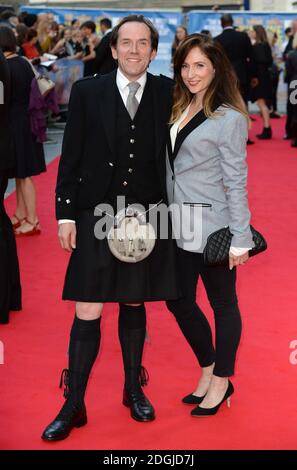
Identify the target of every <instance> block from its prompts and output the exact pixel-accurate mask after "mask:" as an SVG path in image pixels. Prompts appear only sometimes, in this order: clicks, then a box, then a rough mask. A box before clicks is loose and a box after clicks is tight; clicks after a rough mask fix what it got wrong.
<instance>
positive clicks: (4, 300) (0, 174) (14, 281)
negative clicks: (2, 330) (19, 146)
mask: <svg viewBox="0 0 297 470" xmlns="http://www.w3.org/2000/svg"><path fill="white" fill-rule="evenodd" d="M7 182H8V177H7V172H6V171H3V170H2V171H0V323H7V322H8V320H9V311H10V310H20V309H21V286H20V276H19V264H18V257H17V251H16V243H15V238H14V233H13V229H12V225H11V222H10V219H9V217H8V215H7V214H6V212H5V207H4V194H5V191H6V188H7Z"/></svg>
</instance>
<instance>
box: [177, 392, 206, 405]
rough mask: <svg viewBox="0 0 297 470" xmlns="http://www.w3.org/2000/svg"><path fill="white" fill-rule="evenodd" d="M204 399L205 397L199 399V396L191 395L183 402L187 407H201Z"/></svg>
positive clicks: (183, 399)
mask: <svg viewBox="0 0 297 470" xmlns="http://www.w3.org/2000/svg"><path fill="white" fill-rule="evenodd" d="M204 397H205V395H204V396H203V397H197V395H194V394H193V393H190V394H189V395H186V396H185V397H184V398H182V402H183V403H185V404H186V405H200V403H202V401H203V398H204Z"/></svg>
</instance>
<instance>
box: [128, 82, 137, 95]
mask: <svg viewBox="0 0 297 470" xmlns="http://www.w3.org/2000/svg"><path fill="white" fill-rule="evenodd" d="M128 87H129V92H130V93H132V94H133V95H135V94H136V92H137V90H138V88H139V87H140V83H138V82H130V83H129V84H128Z"/></svg>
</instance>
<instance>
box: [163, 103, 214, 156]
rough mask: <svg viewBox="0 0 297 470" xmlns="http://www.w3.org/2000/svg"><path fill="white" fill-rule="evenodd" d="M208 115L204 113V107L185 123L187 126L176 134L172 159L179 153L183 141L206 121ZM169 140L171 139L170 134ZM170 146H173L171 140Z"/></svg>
mask: <svg viewBox="0 0 297 470" xmlns="http://www.w3.org/2000/svg"><path fill="white" fill-rule="evenodd" d="M206 119H207V117H206V116H205V114H204V111H203V109H202V110H201V111H199V113H197V114H195V116H193V118H192V119H191V120H190V121H189V122H188V123H187V124H186V125H185V127H183V128H182V129H181V130H180V131H179V132H178V133H177V136H176V140H175V145H174V149H173V151H172V161H173V160H174V159H175V158H176V156H177V154H178V151H179V149H180V147H181V145H182V143H183V141H184V140H185V139H186V137H187V136H188V135H189V134H190V133H191V132H192V131H193V130H194V129H196V128H197V127H198V126H200V125H201V124H202V123H203V122H204V121H206ZM169 140H171V139H170V135H169ZM170 146H171V142H170Z"/></svg>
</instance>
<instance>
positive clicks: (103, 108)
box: [56, 70, 173, 220]
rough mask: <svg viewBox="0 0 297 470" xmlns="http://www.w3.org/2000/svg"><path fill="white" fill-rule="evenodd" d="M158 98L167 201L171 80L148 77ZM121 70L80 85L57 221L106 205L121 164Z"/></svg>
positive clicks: (72, 107)
mask: <svg viewBox="0 0 297 470" xmlns="http://www.w3.org/2000/svg"><path fill="white" fill-rule="evenodd" d="M147 80H150V83H151V89H152V93H153V100H152V106H153V112H154V122H148V123H147V125H148V126H150V125H153V126H154V129H155V149H156V151H155V158H156V162H157V168H158V173H159V177H160V185H161V191H162V194H163V197H164V199H165V200H166V165H165V145H166V131H167V123H168V121H169V117H170V112H171V104H172V87H173V82H172V80H170V79H169V80H168V79H167V78H163V77H156V76H154V75H151V74H149V73H148V75H147ZM117 93H118V90H117V85H116V70H114V71H113V72H111V73H110V74H107V75H103V76H96V77H90V78H86V79H82V80H79V81H77V82H76V83H75V84H74V85H73V87H72V92H71V97H70V102H69V111H68V119H67V124H66V128H65V133H64V139H63V146H62V155H61V160H60V164H59V171H58V179H57V187H56V217H57V219H73V220H75V219H76V214H77V210H79V209H86V208H90V207H95V206H96V205H97V204H99V203H101V202H105V197H106V195H107V192H108V190H109V187H110V184H111V181H112V178H113V172H114V169H115V165H116V164H117V161H116V151H115V149H116V138H117V136H116V127H115V126H116V122H115V121H116V120H115V116H116V96H117Z"/></svg>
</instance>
